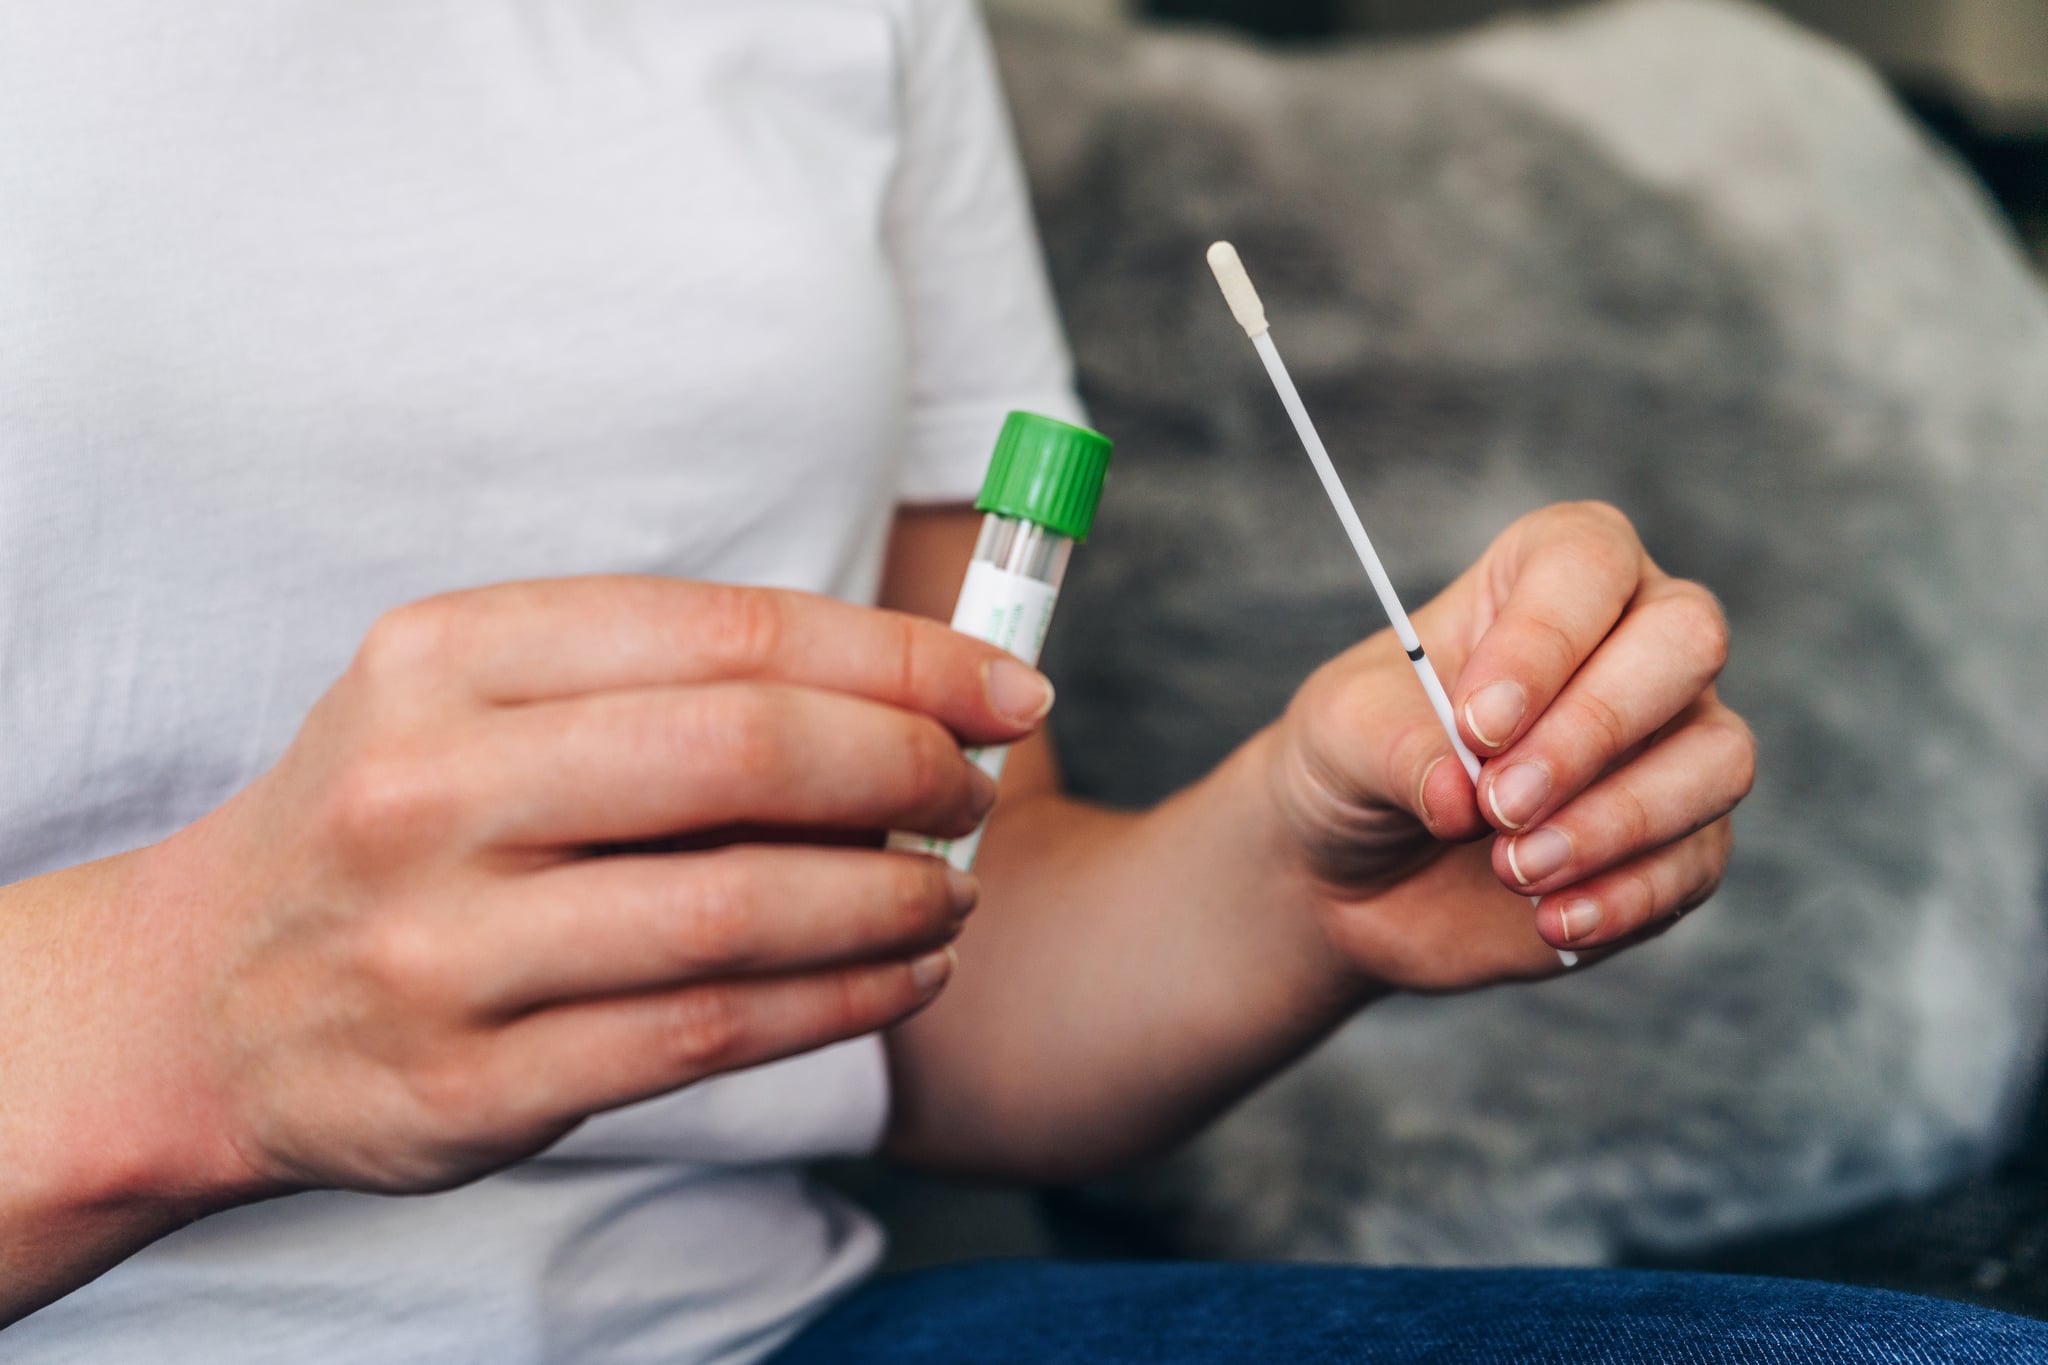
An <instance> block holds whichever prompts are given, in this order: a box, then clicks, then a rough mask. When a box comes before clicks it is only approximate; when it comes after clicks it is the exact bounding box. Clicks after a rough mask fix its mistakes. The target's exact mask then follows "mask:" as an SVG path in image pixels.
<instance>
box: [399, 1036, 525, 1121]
mask: <svg viewBox="0 0 2048 1365" xmlns="http://www.w3.org/2000/svg"><path fill="white" fill-rule="evenodd" d="M400 1079H401V1080H402V1082H403V1084H404V1086H405V1092H406V1094H407V1095H409V1096H410V1097H411V1101H412V1104H413V1107H414V1108H415V1109H416V1110H417V1111H418V1112H419V1114H420V1116H421V1117H422V1118H423V1119H424V1120H425V1123H426V1126H427V1127H428V1129H429V1131H430V1132H432V1133H434V1134H436V1135H438V1136H440V1137H442V1138H443V1139H447V1138H452V1137H457V1136H459V1135H461V1134H464V1133H470V1132H478V1131H483V1132H488V1131H490V1130H491V1129H492V1128H494V1127H496V1126H497V1124H498V1120H497V1115H498V1114H499V1113H500V1112H501V1111H502V1110H503V1109H504V1107H505V1096H504V1095H503V1094H502V1093H500V1091H499V1089H498V1087H497V1086H496V1085H495V1084H494V1083H493V1082H492V1080H491V1078H490V1076H489V1075H488V1074H487V1073H486V1071H485V1070H484V1068H483V1067H481V1066H479V1065H477V1064H476V1062H475V1060H474V1059H472V1058H470V1057H468V1056H465V1055H459V1054H458V1055H455V1056H447V1057H437V1058H434V1059H432V1060H426V1061H420V1062H416V1063H414V1064H412V1065H409V1066H407V1067H405V1068H404V1069H403V1070H402V1071H401V1072H400Z"/></svg>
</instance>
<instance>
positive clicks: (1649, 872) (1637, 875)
mask: <svg viewBox="0 0 2048 1365" xmlns="http://www.w3.org/2000/svg"><path fill="white" fill-rule="evenodd" d="M1622 885H1623V895H1624V897H1625V899H1626V900H1627V901H1630V902H1633V903H1634V904H1635V905H1636V906H1638V907H1639V909H1638V910H1637V912H1636V915H1635V922H1636V923H1639V924H1640V923H1641V922H1643V921H1644V920H1647V919H1650V918H1652V917H1653V916H1655V914H1656V913H1657V909H1658V907H1659V906H1661V905H1662V904H1663V903H1664V901H1665V899H1666V896H1665V894H1664V887H1663V884H1662V881H1661V879H1660V878H1659V877H1658V875H1657V872H1656V869H1655V868H1654V867H1650V866H1644V867H1638V868H1633V869H1631V870H1630V871H1629V872H1628V873H1627V874H1626V876H1625V877H1624V879H1623V883H1622Z"/></svg>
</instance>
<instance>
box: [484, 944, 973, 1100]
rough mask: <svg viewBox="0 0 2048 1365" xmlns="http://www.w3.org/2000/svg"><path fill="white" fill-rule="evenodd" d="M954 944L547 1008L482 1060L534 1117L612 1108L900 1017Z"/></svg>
mask: <svg viewBox="0 0 2048 1365" xmlns="http://www.w3.org/2000/svg"><path fill="white" fill-rule="evenodd" d="M952 951H953V950H952V949H950V948H946V949H941V950H940V951H938V952H936V953H932V954H928V955H926V956H924V957H921V958H918V959H916V960H914V961H912V962H907V963H906V962H893V963H882V964H875V965H870V966H859V967H844V968H838V969H834V970H831V971H826V972H817V973H812V974H809V975H804V976H790V977H780V978H773V979H769V980H758V981H730V982H720V983H717V984H713V985H703V986H692V987H688V988H686V989H683V990H677V991H667V992H663V993H661V994H656V995H638V996H626V997H622V998H615V999H607V1000H592V1001H582V1002H578V1003H576V1004H572V1005H562V1006H557V1007H555V1008H553V1009H545V1010H540V1011H538V1012H536V1013H533V1014H529V1015H526V1016H524V1017H522V1018H521V1019H519V1020H518V1021H516V1022H514V1023H512V1024H510V1025H507V1026H506V1027H505V1028H503V1029H501V1030H500V1031H499V1032H498V1034H497V1035H496V1036H495V1037H494V1038H493V1039H492V1042H491V1044H490V1047H489V1050H488V1052H487V1054H486V1057H487V1060H486V1062H485V1063H484V1065H485V1068H486V1070H487V1073H488V1075H489V1076H490V1078H491V1081H492V1084H491V1089H492V1091H493V1092H494V1093H503V1094H510V1095H516V1096H517V1097H518V1102H519V1103H520V1104H522V1105H523V1106H528V1108H527V1110H526V1113H527V1115H528V1116H530V1117H532V1118H535V1119H540V1118H554V1119H566V1118H569V1117H572V1116H580V1115H583V1114H587V1113H595V1112H597V1111H600V1110H604V1109H612V1108H616V1107H618V1106H619V1105H623V1104H631V1103H633V1102H634V1101H636V1100H643V1099H647V1098H649V1097H650V1096H653V1095H659V1094H663V1093H665V1092H667V1091H670V1090H675V1089H677V1088H679V1087H681V1086H685V1085H689V1084H691V1083H692V1082H695V1081H699V1080H703V1079H705V1078H706V1077H709V1076H714V1075H721V1074H724V1073H726V1072H732V1071H739V1070H743V1069H745V1068H747V1067H752V1066H759V1065H761V1064H762V1063H765V1062H771V1061H775V1060H777V1059H778V1058H782V1057H790V1056H794V1055H796V1054H797V1053H801V1052H810V1051H813V1050H815V1049H817V1048H820V1047H824V1046H826V1045H827V1044H829V1043H836V1042H840V1041H842V1040H844V1039H847V1038H858V1037H861V1036H862V1035H864V1034H869V1033H873V1032H875V1031H876V1030H878V1029H883V1028H887V1027H889V1026H890V1025H891V1024H895V1023H897V1022H900V1021H901V1020H902V1019H904V1018H906V1017H907V1016H909V1015H910V1014H912V1013H914V1012H916V1011H917V1010H919V1009H921V1008H922V1007H923V1006H924V1005H925V1004H927V1003H928V1002H929V1001H930V1000H931V999H932V997H933V996H935V995H937V994H938V992H939V990H940V989H941V988H942V987H943V986H944V985H945V983H946V980H947V978H948V977H950V976H951V974H952V970H953V957H952Z"/></svg>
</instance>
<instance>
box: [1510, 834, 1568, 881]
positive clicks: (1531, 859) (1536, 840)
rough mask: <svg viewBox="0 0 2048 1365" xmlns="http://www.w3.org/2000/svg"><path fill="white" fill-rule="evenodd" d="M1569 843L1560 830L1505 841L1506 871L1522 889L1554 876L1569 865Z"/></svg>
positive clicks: (1525, 835)
mask: <svg viewBox="0 0 2048 1365" xmlns="http://www.w3.org/2000/svg"><path fill="white" fill-rule="evenodd" d="M1571 857H1572V841H1571V840H1570V839H1567V838H1566V837H1565V836H1564V832H1563V831H1562V830H1555V829H1539V830H1536V831H1535V832H1534V833H1531V834H1522V835H1517V836H1516V837H1515V838H1513V839H1510V840H1508V868H1509V870H1510V871H1512V872H1513V873H1514V874H1515V881H1516V882H1517V883H1519V884H1520V885H1522V886H1534V885H1536V883H1538V882H1540V881H1542V880H1543V879H1544V878H1545V877H1551V876H1555V875H1556V874H1557V873H1559V872H1561V871H1563V870H1564V865H1565V864H1566V863H1568V862H1570V861H1571Z"/></svg>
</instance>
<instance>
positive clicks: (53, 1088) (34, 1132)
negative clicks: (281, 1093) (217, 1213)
mask: <svg viewBox="0 0 2048 1365" xmlns="http://www.w3.org/2000/svg"><path fill="white" fill-rule="evenodd" d="M135 864H136V859H135V857H134V856H133V855H130V856H127V857H123V858H113V859H107V860H104V861H102V862H98V863H92V864H88V865H85V866H82V867H76V868H70V869H67V870H65V871H62V872H57V873H52V874H50V875H48V876H44V877H38V878H35V879H33V880H30V881H26V882H20V883H17V884H15V885H12V886H7V887H0V964H4V970H5V972H6V975H7V976H8V978H9V982H10V984H9V987H8V989H7V991H6V992H4V993H0V1153H4V1159H0V1325H4V1324H6V1323H10V1322H13V1321H15V1320H17V1319H19V1318H21V1317H24V1316H26V1315H27V1314H29V1313H32V1312H34V1311H35V1310H36V1309H37V1308H40V1307H42V1306H43V1305H44V1304H47V1303H50V1302H52V1301H54V1300H56V1299H58V1298H61V1297H62V1296H63V1295H65V1294H67V1293H69V1292H70V1291H71V1290H73V1289H76V1288H77V1287H79V1286H80V1285H82V1284H85V1283H86V1282H88V1281H89V1280H91V1279H93V1278H94V1277H95V1276H97V1275H99V1274H100V1273H101V1272H103V1271H105V1270H106V1269H108V1268H109V1267H110V1266H113V1265H114V1264H116V1263H118V1262H119V1261H121V1260H123V1259H124V1258H126V1257H128V1256H130V1255H132V1254H134V1253H135V1252H136V1251H138V1250H140V1249H141V1248H142V1247H144V1246H147V1245H148V1244H149V1243H150V1242H153V1241H155V1240H156V1239H157V1238H159V1237H162V1236H164V1235H165V1234H166V1233H169V1232H172V1231H174V1230H176V1229H177V1228H179V1227H181V1226H183V1225H184V1224H186V1223H189V1222H191V1221H192V1220H193V1219H195V1218H198V1217H200V1216H202V1215H204V1214H205V1213H208V1212H210V1211H213V1210H215V1209H218V1208H222V1207H226V1206H227V1205H229V1204H232V1203H236V1202H239V1201H240V1200H242V1199H244V1198H248V1197H251V1196H252V1195H253V1187H251V1188H250V1189H247V1190H243V1189H238V1188H236V1183H235V1179H234V1174H233V1173H234V1171H235V1168H236V1158H235V1156H234V1154H233V1153H231V1152H220V1153H217V1154H216V1155H217V1157H218V1160H217V1161H209V1160H207V1159H205V1158H203V1157H201V1155H200V1153H201V1151H202V1149H203V1147H204V1145H205V1143H204V1140H203V1139H201V1140H199V1141H196V1142H195V1141H193V1140H192V1139H193V1133H192V1131H191V1129H190V1127H189V1126H188V1125H187V1124H186V1123H185V1122H184V1119H185V1117H187V1116H188V1115H187V1114H186V1112H185V1111H187V1110H189V1108H190V1107H191V1105H192V1104H193V1103H194V1102H195V1101H196V1100H198V1098H199V1097H195V1096H190V1095H185V1096H180V1095H178V1094H177V1093H176V1091H175V1090H174V1089H172V1088H171V1087H169V1086H168V1085H167V1084H166V1081H167V1080H168V1077H167V1076H166V1074H165V1073H166V1070H167V1068H165V1067H164V1066H162V1065H161V1064H160V1062H159V1060H158V1059H160V1058H162V1057H163V1056H165V1055H167V1054H168V1053H174V1052H176V1051H177V1049H178V1041H177V1040H175V1039H165V1038H160V1037H151V1036H146V1035H145V1036H137V1037H133V1038H128V1039H124V1040H123V1046H121V1047H120V1048H118V1049H107V1048H103V1047H100V1046H97V1045H96V1044H95V1042H94V1040H93V1039H91V1038H89V1037H88V1036H86V1035H88V1034H90V1033H92V1032H94V1031H106V1030H120V1029H122V1028H123V1027H124V1022H123V1021H124V1019H125V1018H127V1017H130V1010H129V1007H130V1006H132V1005H134V1004H135V1003H136V1000H137V998H138V997H142V996H146V995H147V994H148V993H149V992H150V990H151V989H152V988H153V984H152V983H153V982H154V981H157V980H160V979H161V974H160V972H156V973H153V972H151V971H149V970H148V969H147V967H148V964H144V963H140V962H138V961H136V960H135V956H136V955H135V954H134V953H133V952H132V951H131V949H130V943H131V941H132V940H131V938H130V937H129V936H126V935H124V934H123V932H122V931H123V929H124V928H125V927H130V926H129V924H128V923H124V922H130V921H132V920H133V919H134V918H136V917H139V916H143V915H147V914H150V913H152V908H151V907H150V906H148V904H147V903H146V897H147V891H146V889H145V883H144V882H143V880H142V877H141V875H140V874H139V873H138V871H137V868H136V866H135ZM138 898H142V899H141V901H140V903H139V901H138ZM82 927H83V928H86V929H88V932H85V933H79V932H77V930H79V929H80V928H82ZM60 931H61V932H60ZM81 944H89V945H92V947H91V949H90V951H88V952H81V951H80V949H79V945H81ZM136 967H141V968H144V970H142V971H140V972H136V971H134V968H136ZM60 982H62V983H67V984H68V987H69V989H68V990H67V991H65V992H62V993H61V994H63V995H65V996H68V997H69V1000H68V1001H67V1002H66V1003H65V1004H64V1005H63V1007H61V1008H60V1007H59V1005H58V1001H59V997H60V992H59V991H58V990H57V989H56V986H57V984H58V983H60ZM81 982H91V983H95V988H94V994H95V995H96V996H97V998H95V999H91V1000H84V999H82V994H81V991H80V989H79V983H81ZM117 983H118V984H117ZM80 1005H82V1006H83V1008H80V1007H79V1006H80ZM105 1036H106V1035H105V1034H104V1033H103V1034H102V1037H101V1039H100V1040H99V1041H100V1042H104V1041H105ZM110 1055H118V1056H120V1057H121V1058H122V1061H121V1062H120V1063H119V1068H118V1070H119V1074H110V1073H108V1072H107V1070H106V1068H105V1067H104V1066H102V1065H100V1064H98V1063H96V1062H94V1061H93V1060H91V1059H93V1058H95V1057H100V1058H104V1057H107V1056H110Z"/></svg>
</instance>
